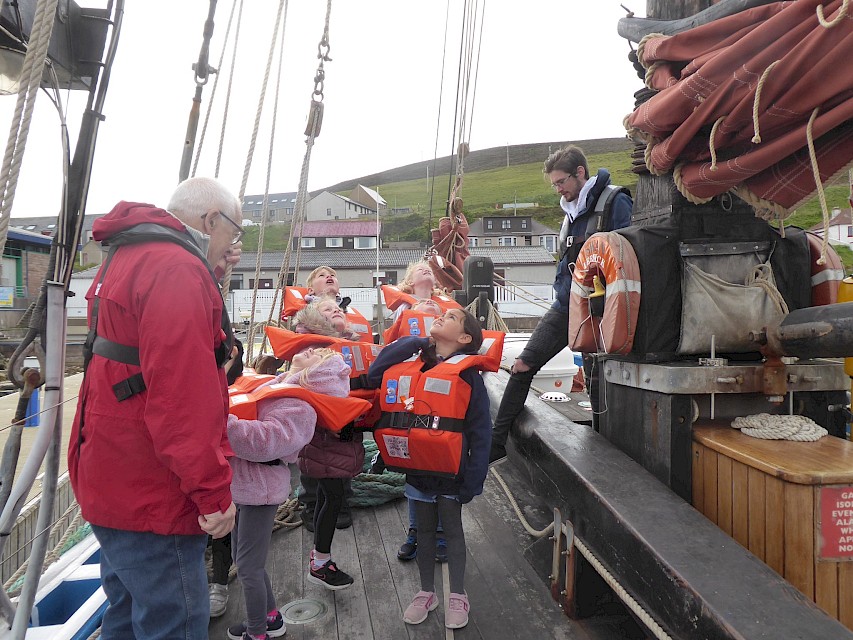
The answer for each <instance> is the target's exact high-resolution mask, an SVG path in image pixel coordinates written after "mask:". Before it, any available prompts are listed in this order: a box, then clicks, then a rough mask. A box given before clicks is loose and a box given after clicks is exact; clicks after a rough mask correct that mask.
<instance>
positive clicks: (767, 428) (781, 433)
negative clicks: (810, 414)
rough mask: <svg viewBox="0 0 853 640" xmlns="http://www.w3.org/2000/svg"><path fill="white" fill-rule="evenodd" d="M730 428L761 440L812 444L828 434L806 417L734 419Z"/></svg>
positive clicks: (743, 417)
mask: <svg viewBox="0 0 853 640" xmlns="http://www.w3.org/2000/svg"><path fill="white" fill-rule="evenodd" d="M732 427H734V428H735V429H740V432H741V433H743V434H745V435H748V436H752V437H753V438H761V439H762V440H795V441H797V442H814V441H816V440H820V439H821V438H823V437H824V436H825V435H828V433H829V432H828V431H827V430H826V429H824V428H823V427H821V426H820V425H819V424H817V423H816V422H815V421H814V420H812V419H811V418H807V417H806V416H786V415H771V414H769V413H759V414H756V415H752V416H741V417H738V418H735V419H734V420H733V421H732Z"/></svg>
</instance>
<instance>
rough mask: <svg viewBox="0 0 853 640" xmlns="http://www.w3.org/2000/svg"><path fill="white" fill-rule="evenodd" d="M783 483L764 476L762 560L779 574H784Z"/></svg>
mask: <svg viewBox="0 0 853 640" xmlns="http://www.w3.org/2000/svg"><path fill="white" fill-rule="evenodd" d="M784 494H785V483H784V482H782V481H781V480H779V479H778V478H774V477H773V476H769V475H765V477H764V497H765V502H764V514H765V530H764V550H765V558H764V562H766V563H767V566H769V567H770V568H771V569H773V570H774V571H775V572H776V573H778V574H779V575H780V576H784V575H785V542H786V540H785V518H784V515H785V496H784Z"/></svg>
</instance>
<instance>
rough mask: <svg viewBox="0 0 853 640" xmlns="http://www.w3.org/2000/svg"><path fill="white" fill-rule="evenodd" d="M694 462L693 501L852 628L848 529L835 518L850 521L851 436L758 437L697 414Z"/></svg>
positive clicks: (852, 551) (852, 562) (852, 561)
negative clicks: (807, 439) (794, 439)
mask: <svg viewBox="0 0 853 640" xmlns="http://www.w3.org/2000/svg"><path fill="white" fill-rule="evenodd" d="M692 467H693V470H692V483H693V506H694V507H695V508H696V509H697V510H699V511H700V512H701V513H703V514H704V515H705V516H706V517H707V518H709V519H710V520H711V521H713V522H714V523H715V524H716V525H717V526H719V527H720V528H721V529H723V530H724V531H725V532H726V533H728V534H729V535H731V536H732V537H733V538H734V539H735V540H737V542H739V543H740V544H741V545H743V546H744V547H746V548H747V549H749V550H750V551H751V552H752V553H753V554H755V555H756V556H758V557H759V558H760V559H761V560H763V561H764V562H765V563H767V565H769V566H770V567H771V568H772V569H774V570H775V571H776V572H778V573H779V574H780V575H782V576H783V577H784V578H785V579H786V580H788V581H789V582H790V583H791V584H793V585H794V586H795V587H797V589H799V590H800V591H802V592H803V594H805V595H806V596H807V597H809V598H811V599H812V600H813V601H814V602H815V603H817V605H818V606H820V607H821V608H822V609H823V610H824V611H826V612H827V613H828V614H829V615H831V616H834V617H835V618H836V619H838V620H839V621H840V622H841V623H842V624H844V625H845V626H846V627H848V628H850V629H853V537H851V538H850V540H849V542H850V543H851V544H849V545H848V544H847V536H846V535H845V536H844V537H839V535H843V534H840V532H841V531H842V529H841V528H840V527H843V528H844V529H847V527H844V525H843V524H842V525H840V526H839V525H838V523H849V524H853V520H850V519H849V514H847V517H846V518H845V517H843V515H842V514H844V512H845V511H847V510H848V509H846V508H845V505H847V504H848V500H849V506H850V507H853V442H849V441H847V440H841V439H840V438H833V437H825V438H822V439H820V440H818V441H817V442H791V441H787V440H786V441H778V440H760V439H757V438H751V437H749V436H745V435H743V434H742V433H740V431H738V430H737V429H733V428H731V427H730V426H728V425H727V424H726V425H720V424H714V423H709V422H702V421H700V422H697V423H696V424H695V425H694V426H693V460H692ZM848 494H849V495H848ZM822 500H823V503H824V510H823V515H822V512H821V502H822ZM834 507H838V508H837V509H835V508H834ZM833 511H834V512H835V515H836V519H832V518H831V516H832V515H833ZM851 513H853V511H851ZM850 531H851V532H853V529H850ZM845 533H846V532H845Z"/></svg>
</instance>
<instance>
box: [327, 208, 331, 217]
mask: <svg viewBox="0 0 853 640" xmlns="http://www.w3.org/2000/svg"><path fill="white" fill-rule="evenodd" d="M326 215H327V216H330V215H332V209H331V208H329V209H326Z"/></svg>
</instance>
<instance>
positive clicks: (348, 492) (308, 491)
mask: <svg viewBox="0 0 853 640" xmlns="http://www.w3.org/2000/svg"><path fill="white" fill-rule="evenodd" d="M299 482H300V484H301V485H302V488H301V489H300V490H299V492H298V493H299V501H300V502H301V503H302V504H304V505H305V506H306V507H308V508H309V509H313V508H314V505H315V504H316V503H317V494H318V485H319V483H320V481H319V480H318V479H317V478H311V477H309V476H306V475H305V474H304V473H303V474H302V475H301V476H299ZM350 498H352V478H346V479H344V501H343V505H342V507H341V508H343V509H347V508H348V505H347V501H348V500H349V499H350Z"/></svg>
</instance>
